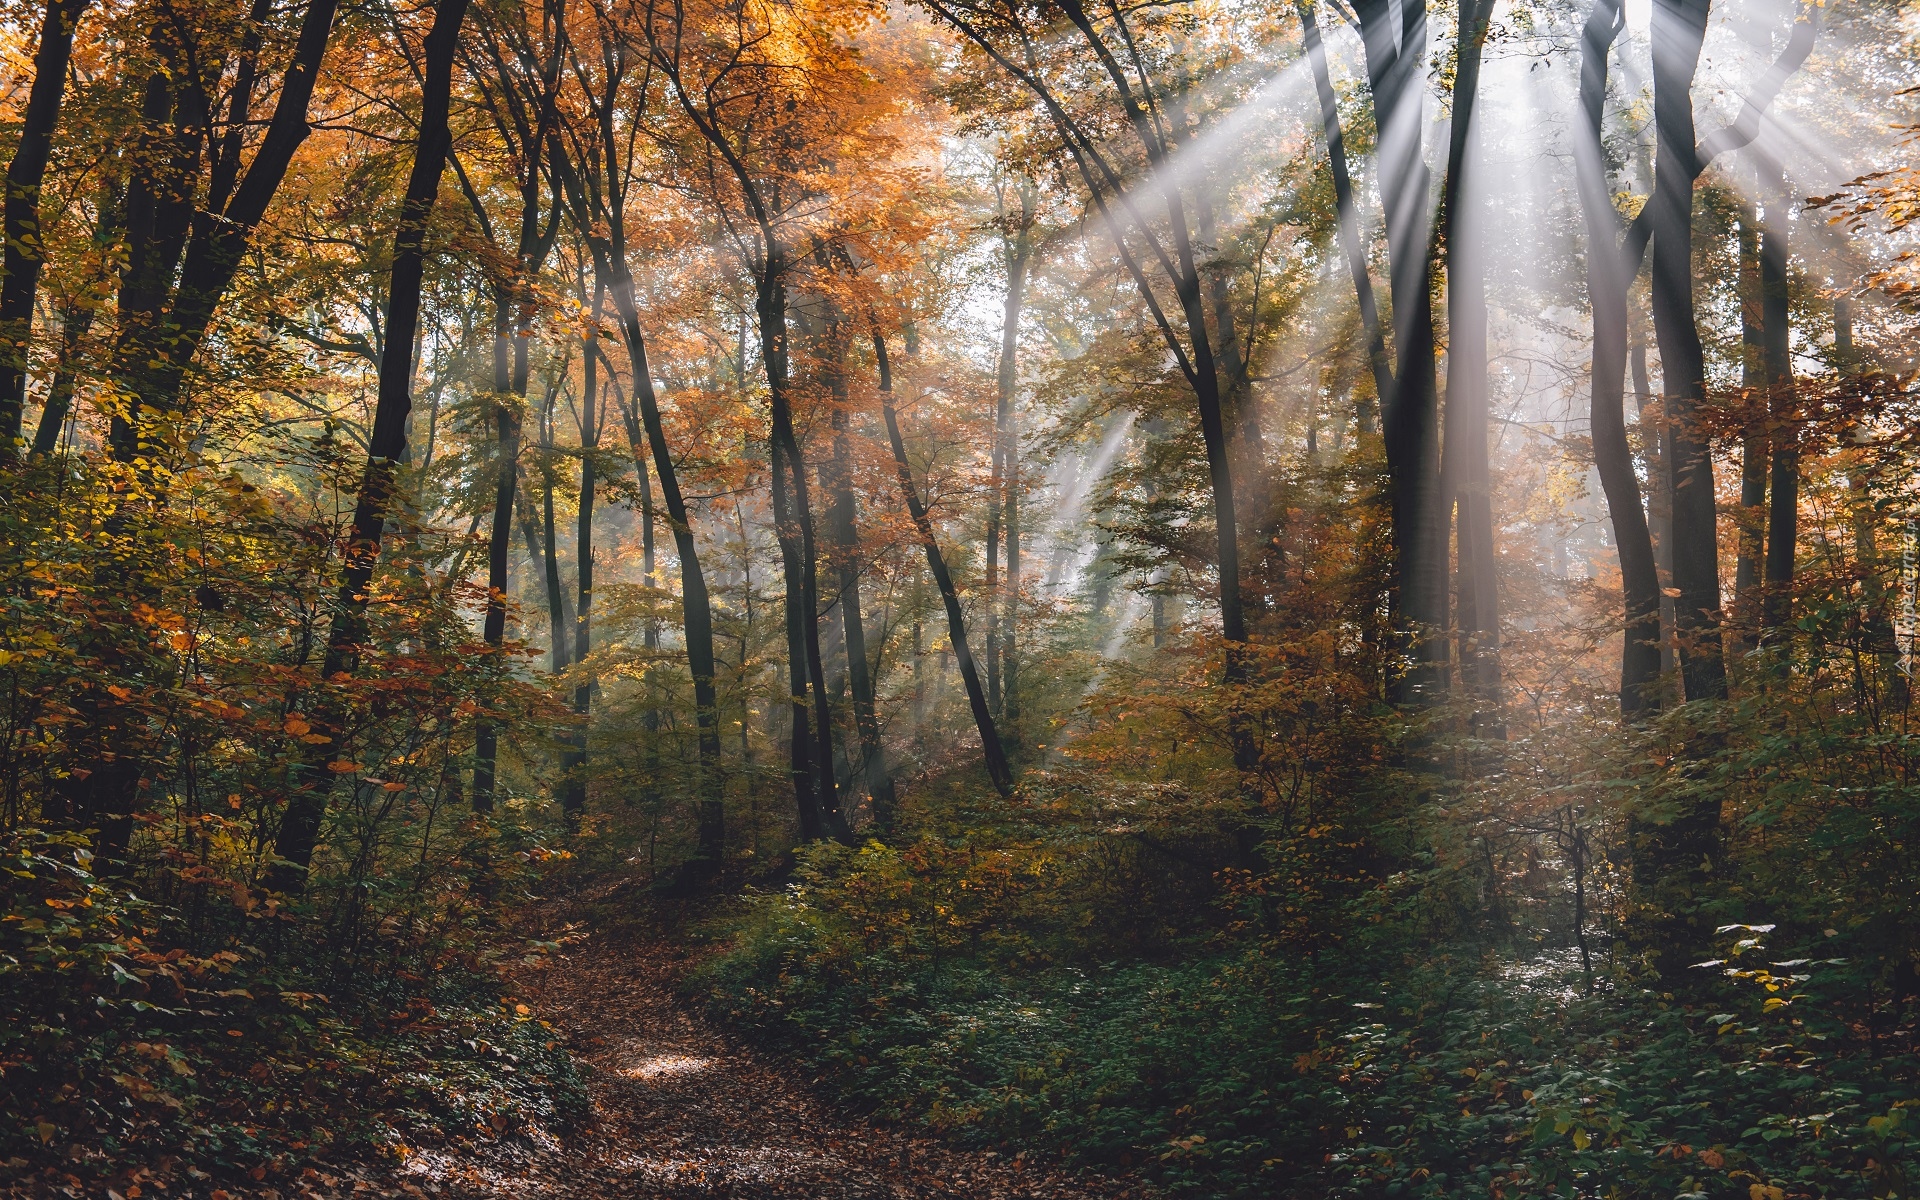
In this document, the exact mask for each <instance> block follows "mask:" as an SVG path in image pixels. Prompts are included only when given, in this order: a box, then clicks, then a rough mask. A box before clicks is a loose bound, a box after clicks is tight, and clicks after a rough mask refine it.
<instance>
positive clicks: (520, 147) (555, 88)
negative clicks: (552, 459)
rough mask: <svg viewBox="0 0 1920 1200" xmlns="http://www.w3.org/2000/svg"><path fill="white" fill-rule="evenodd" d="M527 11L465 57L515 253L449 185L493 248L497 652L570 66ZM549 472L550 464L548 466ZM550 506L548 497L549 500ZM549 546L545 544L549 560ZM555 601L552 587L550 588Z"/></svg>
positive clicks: (556, 33) (492, 766) (559, 43)
mask: <svg viewBox="0 0 1920 1200" xmlns="http://www.w3.org/2000/svg"><path fill="white" fill-rule="evenodd" d="M530 9H531V6H530V5H522V4H511V5H506V6H503V7H502V9H501V10H500V11H499V12H488V14H487V19H486V20H482V21H476V22H475V26H476V29H475V32H476V34H477V35H478V36H477V37H476V38H475V39H474V42H475V44H474V50H473V52H472V53H471V54H470V55H469V56H468V61H467V68H468V74H469V76H470V77H471V78H472V79H473V80H474V82H475V87H476V90H477V91H478V93H479V104H478V107H479V109H480V110H481V113H482V116H483V118H484V119H485V120H486V122H487V124H488V125H489V126H490V127H491V132H492V133H493V135H494V137H495V138H496V139H497V145H498V148H499V151H500V153H501V154H502V156H503V157H504V158H505V159H506V160H507V163H508V167H509V169H508V171H507V172H506V174H507V175H508V177H509V178H510V179H511V180H512V184H513V199H514V200H515V201H516V202H517V203H516V206H515V207H516V209H517V213H516V215H517V217H518V221H517V223H516V226H515V228H514V232H513V241H512V243H511V245H506V244H503V239H502V238H501V237H500V236H499V235H498V234H497V233H496V232H495V229H494V222H493V218H492V216H491V215H490V213H489V211H488V207H487V204H486V200H485V198H484V197H483V196H482V195H481V194H480V190H479V188H478V187H477V186H476V184H475V182H474V180H473V178H472V176H471V175H470V174H469V173H468V172H467V170H466V169H465V167H464V166H463V164H462V162H461V160H460V158H459V157H458V156H457V154H456V155H455V156H454V157H453V158H452V163H453V168H454V174H455V177H456V178H457V179H458V180H459V181H460V190H461V192H462V193H463V194H464V195H465V196H466V198H467V206H468V208H469V209H470V210H471V211H472V214H473V218H474V221H475V223H476V224H477V225H478V226H479V229H480V234H481V236H482V237H483V238H484V239H485V241H486V244H487V246H488V247H489V248H490V249H491V254H490V255H489V257H490V259H491V264H490V266H491V270H490V274H491V276H492V278H491V280H490V284H491V288H492V291H493V397H492V405H491V408H492V417H493V426H494V472H495V474H494V498H493V523H492V527H491V530H490V532H489V534H488V539H487V612H486V618H485V620H484V622H483V624H482V636H484V637H485V639H486V642H487V645H489V646H491V647H494V648H495V649H496V650H497V649H498V648H500V647H501V646H502V645H504V643H505V639H506V631H507V566H508V557H509V555H510V553H511V551H512V548H513V511H514V489H515V486H516V483H517V481H518V479H519V474H520V468H519V462H520V437H521V421H522V418H523V416H524V412H525V408H526V399H527V382H528V379H529V376H530V373H531V370H532V364H531V358H530V354H531V349H532V347H531V341H532V325H533V322H534V318H535V315H536V313H537V312H538V309H539V297H538V292H537V288H536V284H535V280H536V279H537V277H538V276H539V274H540V271H541V269H542V268H543V267H544V266H545V265H546V261H547V256H548V255H549V254H550V253H551V252H552V250H553V246H554V242H555V240H556V239H557V237H558V235H559V231H560V216H561V212H562V207H561V204H560V202H559V197H558V196H557V195H554V196H552V198H551V201H550V202H549V203H547V204H545V205H544V206H543V203H542V201H543V198H545V197H546V196H547V194H548V193H549V192H550V191H551V192H556V193H557V192H558V190H559V189H558V188H549V186H548V185H549V183H550V181H551V172H550V171H548V170H543V167H544V166H545V164H546V158H547V154H546V151H547V149H548V147H549V146H550V144H551V143H552V140H553V135H554V131H555V128H556V127H557V125H558V123H559V97H560V82H561V71H562V68H563V67H564V65H565V63H566V44H567V43H566V27H565V25H564V23H563V17H564V9H563V8H562V6H561V4H560V3H559V2H558V0H541V2H540V4H539V7H538V8H537V9H533V10H532V11H531V17H532V19H531V20H530V19H529V16H530V11H529V10H530ZM549 470H550V465H549ZM548 503H549V504H551V503H552V500H551V496H549V498H548ZM552 542H553V538H552V536H551V533H549V535H548V537H547V543H548V547H549V553H551V547H552ZM548 591H549V593H550V596H551V597H552V598H553V599H555V600H557V599H558V595H559V585H558V581H557V580H549V581H548ZM553 642H554V660H555V664H556V666H555V669H556V670H557V669H558V665H559V662H560V660H561V658H562V656H563V655H564V653H565V651H564V649H563V643H562V641H561V629H560V627H559V625H558V623H557V622H556V623H555V626H554V630H553ZM499 736H500V732H499V729H498V727H497V726H496V725H495V724H494V722H492V721H491V720H486V719H482V720H481V721H480V722H479V724H478V726H477V727H476V729H475V731H474V747H473V807H474V810H475V811H477V812H485V811H487V810H489V809H491V808H492V807H493V803H494V790H495V784H496V778H495V777H496V761H497V758H498V755H499Z"/></svg>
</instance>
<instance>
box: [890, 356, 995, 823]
mask: <svg viewBox="0 0 1920 1200" xmlns="http://www.w3.org/2000/svg"><path fill="white" fill-rule="evenodd" d="M873 353H874V358H875V359H876V360H877V361H878V364H879V369H880V415H881V418H882V419H883V420H884V421H885V422H886V425H887V441H888V444H889V445H891V446H892V448H893V465H894V471H895V473H896V474H897V475H898V476H899V478H900V495H901V497H902V498H903V499H905V500H906V502H907V515H908V516H910V517H912V518H913V527H914V529H915V530H916V531H917V532H918V533H919V534H920V544H921V545H922V546H923V547H925V549H926V552H927V569H928V570H929V571H931V572H932V573H933V582H934V584H935V585H936V586H937V587H938V588H939V589H940V599H941V601H942V602H943V603H944V604H945V605H946V609H947V636H948V639H949V640H950V641H951V642H952V643H953V656H954V660H955V661H956V662H957V663H958V664H959V666H960V679H961V682H962V683H964V684H965V685H966V689H967V704H968V706H969V707H970V708H972V710H973V723H974V726H975V727H976V728H977V729H978V730H979V731H980V752H981V755H982V756H983V758H984V759H985V761H986V765H987V776H988V777H989V778H990V779H992V780H993V786H994V787H995V788H996V789H998V791H999V792H1000V794H1001V795H1002V796H1010V795H1012V794H1013V771H1012V769H1011V768H1009V767H1008V765H1007V754H1006V751H1005V750H1003V749H1002V748H1001V745H1000V734H999V733H998V732H997V731H996V730H995V729H994V726H993V713H992V711H991V710H989V709H988V707H987V696H986V692H985V690H984V689H983V688H981V686H980V672H979V671H978V670H977V669H976V668H975V667H974V664H973V652H972V651H971V650H969V649H968V647H967V617H966V612H965V610H963V609H962V608H961V607H960V594H959V592H958V591H956V590H955V589H954V586H953V575H952V574H951V573H950V572H948V570H947V560H946V557H945V556H944V555H942V554H941V553H940V543H939V541H938V539H936V538H935V537H934V534H933V522H932V520H930V519H929V518H928V516H927V509H926V505H924V504H922V503H921V502H920V492H919V489H918V488H916V487H915V486H914V482H913V467H912V466H911V465H910V464H909V463H908V461H907V443H906V440H905V439H904V438H902V437H901V436H900V417H899V414H897V413H896V412H894V408H893V372H892V369H891V368H890V367H889V365H888V363H887V343H886V339H885V338H883V337H881V335H880V331H879V330H878V329H876V330H874V334H873Z"/></svg>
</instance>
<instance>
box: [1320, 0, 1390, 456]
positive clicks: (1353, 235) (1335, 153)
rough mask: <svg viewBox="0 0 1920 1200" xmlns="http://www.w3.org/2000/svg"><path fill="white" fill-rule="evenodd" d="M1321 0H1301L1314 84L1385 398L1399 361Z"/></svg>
mask: <svg viewBox="0 0 1920 1200" xmlns="http://www.w3.org/2000/svg"><path fill="white" fill-rule="evenodd" d="M1315 2H1316V0H1296V4H1297V6H1298V8H1299V11H1300V25H1301V28H1302V30H1303V31H1304V40H1305V42H1306V49H1307V58H1308V60H1309V62H1310V64H1311V66H1312V68H1313V82H1314V87H1315V88H1316V89H1317V90H1318V91H1319V93H1320V123H1321V126H1322V128H1323V129H1324V130H1325V131H1326V137H1327V163H1328V166H1329V168H1330V169H1331V171H1332V174H1333V201H1334V224H1335V228H1336V229H1337V230H1338V232H1339V237H1340V253H1341V255H1342V256H1343V257H1345V259H1346V260H1347V271H1348V273H1349V274H1350V275H1352V277H1353V293H1354V296H1355V297H1356V298H1357V299H1358V300H1359V303H1360V324H1361V328H1362V331H1363V332H1364V334H1365V337H1366V340H1367V366H1368V368H1369V369H1370V370H1371V371H1372V373H1373V389H1374V399H1375V402H1376V403H1378V404H1385V403H1386V402H1387V397H1389V396H1391V395H1393V366H1392V363H1391V360H1389V359H1388V357H1387V339H1386V335H1385V333H1384V332H1382V329H1381V326H1380V308H1379V305H1378V303H1377V302H1376V301H1375V300H1374V298H1373V276H1372V274H1371V273H1369V271H1368V270H1367V251H1366V247H1365V246H1364V245H1363V244H1362V243H1361V241H1360V214H1359V210H1358V209H1357V208H1356V207H1355V205H1354V200H1353V179H1352V177H1351V176H1350V175H1349V174H1348V172H1347V149H1346V141H1345V139H1344V138H1342V137H1341V134H1340V104H1339V101H1338V99H1337V98H1336V97H1335V96H1334V93H1333V75H1332V74H1331V72H1329V71H1328V69H1327V50H1326V47H1325V45H1323V44H1322V43H1321V40H1320V25H1319V22H1318V21H1317V20H1315V18H1314V4H1315ZM1360 426H1361V431H1362V432H1363V433H1371V432H1373V414H1372V413H1370V412H1367V411H1364V410H1363V411H1362V412H1361V414H1360Z"/></svg>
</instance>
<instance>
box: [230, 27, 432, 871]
mask: <svg viewBox="0 0 1920 1200" xmlns="http://www.w3.org/2000/svg"><path fill="white" fill-rule="evenodd" d="M466 11H467V0H439V3H438V4H436V5H435V7H434V13H433V26H432V28H431V30H429V32H428V33H427V40H426V70H425V77H424V79H423V81H422V84H421V112H420V127H419V133H418V135H417V137H416V140H415V143H414V152H413V169H412V171H411V172H410V173H409V174H408V176H407V190H406V195H405V197H404V199H403V200H402V201H401V206H400V224H399V228H398V230H397V231H396V233H395V234H394V239H393V267H392V271H391V274H390V276H389V279H388V283H387V322H386V330H387V340H386V343H385V345H384V346H383V347H382V353H381V356H380V385H379V394H378V398H377V400H376V402H375V407H374V417H373V432H372V435H371V436H370V437H369V438H368V445H367V466H366V470H365V472H364V474H363V475H362V476H361V481H360V497H359V501H358V503H357V504H356V505H355V507H354V513H353V541H352V542H351V543H350V545H349V547H348V554H347V558H346V568H345V570H344V572H343V573H342V577H341V581H340V592H339V595H338V597H337V599H336V600H335V602H334V612H333V623H332V628H331V629H330V630H329V632H328V637H327V654H326V659H325V662H324V663H323V665H322V667H321V672H320V679H321V688H322V693H321V694H322V695H323V696H324V694H325V693H324V689H325V687H326V685H327V681H329V680H332V679H333V678H334V676H336V675H337V674H339V673H340V672H342V671H346V672H349V673H351V672H352V671H353V670H354V669H355V667H356V666H357V655H356V650H357V648H358V646H359V643H360V640H361V638H362V637H363V636H364V630H365V614H366V607H367V587H368V585H369V583H371V581H372V579H373V568H374V564H375V563H376V562H377V561H378V560H379V557H380V539H381V535H382V533H383V532H384V529H385V525H386V517H387V512H388V509H389V506H390V504H391V503H392V500H393V485H394V471H395V469H396V468H397V466H398V465H399V462H400V457H401V455H402V454H403V453H405V451H406V441H407V414H408V413H409V412H410V411H411V410H412V408H413V395H412V388H413V333H414V330H415V328H416V327H417V326H418V324H419V320H420V281H421V276H422V275H423V274H424V272H425V266H426V254H425V244H426V230H427V220H428V218H429V217H430V216H431V215H432V213H433V204H434V201H435V199H437V198H438V196H439V194H440V172H441V170H442V168H443V167H444V166H445V165H446V160H447V148H448V146H449V144H450V143H451V142H452V137H451V135H450V134H449V132H448V129H447V110H448V107H449V102H450V97H451V93H452V90H453V55H454V50H455V49H456V47H457V45H458V42H459V37H460V23H461V21H462V19H463V18H464V17H465V16H466ZM318 707H321V708H327V709H330V710H331V711H330V712H327V713H324V714H320V713H316V716H323V717H324V718H325V719H322V720H315V721H313V722H311V723H312V724H313V725H315V726H316V727H317V728H321V729H331V730H334V731H335V732H338V731H339V729H340V728H341V726H342V720H341V718H342V716H343V715H344V714H342V713H341V712H340V711H339V709H338V707H337V706H336V705H334V704H333V703H332V702H330V701H326V700H324V699H323V700H322V701H321V704H320V705H319V706H318ZM332 753H333V751H332V750H330V749H328V748H327V747H325V746H319V747H316V748H315V749H314V750H313V751H312V752H310V753H309V754H308V756H307V757H306V759H305V760H304V761H303V762H302V763H300V764H299V768H298V773H297V774H296V775H295V777H294V779H293V780H292V783H293V787H292V789H291V791H290V793H289V795H288V797H287V812H286V816H285V818H284V819H283V820H282V821H281V823H280V833H279V836H278V837H277V838H276V840H275V842H274V858H275V859H276V860H277V861H276V862H275V865H274V867H273V869H272V870H271V871H270V872H269V874H268V881H269V886H271V887H273V888H274V889H276V890H279V891H287V892H295V891H299V890H301V889H302V888H303V887H304V886H305V884H306V877H307V868H308V866H309V865H310V864H311V862H312V861H313V849H314V845H315V843H316V841H317V840H318V838H319V833H320V824H321V821H322V820H323V819H324V817H325V816H326V807H327V792H328V788H329V784H330V783H331V782H332V773H331V772H329V771H328V770H327V769H326V761H327V759H328V758H329V757H330V756H331V754H332Z"/></svg>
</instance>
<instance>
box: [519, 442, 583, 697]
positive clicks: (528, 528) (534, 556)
mask: <svg viewBox="0 0 1920 1200" xmlns="http://www.w3.org/2000/svg"><path fill="white" fill-rule="evenodd" d="M538 494H539V493H538V492H537V491H536V490H535V488H534V486H533V483H532V481H531V480H529V479H528V478H527V472H526V468H524V467H523V468H521V470H520V481H519V483H518V485H517V486H516V487H515V489H514V498H513V512H514V519H515V521H516V522H517V523H518V524H519V526H520V540H521V541H522V542H524V543H525V544H526V549H527V569H528V570H530V571H533V572H535V573H537V574H538V575H539V576H540V595H541V596H542V597H543V598H544V599H545V600H546V602H547V614H548V616H547V619H548V620H549V621H551V620H553V619H554V617H553V614H555V613H558V614H559V621H560V626H561V628H563V629H569V630H570V629H572V628H573V601H572V600H571V599H569V598H568V596H567V591H566V589H565V588H560V589H559V590H558V591H555V590H552V589H549V588H548V587H547V573H546V565H545V564H546V561H547V550H546V548H547V547H548V546H550V545H552V544H553V538H552V537H551V536H550V534H551V531H549V533H548V534H546V535H543V534H542V533H541V532H540V527H539V526H538V525H537V524H536V522H535V521H534V519H533V512H532V507H531V506H532V504H533V498H534V497H535V496H536V495H538ZM508 578H509V580H511V578H512V570H511V562H509V570H508ZM553 578H554V579H555V580H556V581H557V580H558V579H559V578H560V572H559V569H558V568H557V567H556V568H555V570H554V573H553ZM508 591H509V593H511V591H512V587H511V585H509V587H508ZM548 653H549V655H551V653H552V648H551V645H549V648H548ZM567 661H568V660H567V659H566V657H565V654H564V653H563V654H562V656H561V660H560V666H559V668H558V670H561V671H564V670H566V666H567Z"/></svg>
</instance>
